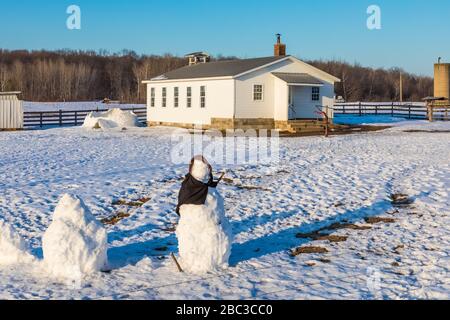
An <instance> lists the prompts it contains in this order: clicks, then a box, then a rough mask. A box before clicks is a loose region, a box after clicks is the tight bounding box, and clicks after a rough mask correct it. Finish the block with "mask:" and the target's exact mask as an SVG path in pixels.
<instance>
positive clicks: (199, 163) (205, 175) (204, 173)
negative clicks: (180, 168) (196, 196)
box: [189, 156, 212, 183]
mask: <svg viewBox="0 0 450 320" xmlns="http://www.w3.org/2000/svg"><path fill="white" fill-rule="evenodd" d="M189 173H190V174H191V176H192V177H194V179H195V180H198V181H201V182H203V183H207V182H208V181H209V179H210V177H211V173H212V167H211V165H210V164H209V162H208V161H207V160H206V159H205V157H203V156H195V157H194V158H192V160H191V164H190V166H189Z"/></svg>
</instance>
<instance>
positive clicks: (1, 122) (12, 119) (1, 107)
mask: <svg viewBox="0 0 450 320" xmlns="http://www.w3.org/2000/svg"><path fill="white" fill-rule="evenodd" d="M22 128H23V104H22V101H19V100H18V99H17V97H16V96H0V129H22Z"/></svg>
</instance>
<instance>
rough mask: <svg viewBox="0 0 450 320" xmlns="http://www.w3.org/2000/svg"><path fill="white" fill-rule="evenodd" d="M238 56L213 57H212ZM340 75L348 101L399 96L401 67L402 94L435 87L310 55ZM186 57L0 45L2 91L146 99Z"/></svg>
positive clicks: (27, 96) (393, 72)
mask: <svg viewBox="0 0 450 320" xmlns="http://www.w3.org/2000/svg"><path fill="white" fill-rule="evenodd" d="M225 59H236V57H223V56H218V57H214V58H213V59H212V60H225ZM307 62H308V63H311V64H312V65H314V66H316V67H318V68H320V69H322V70H324V71H326V72H328V73H330V74H332V75H335V76H336V77H338V78H341V79H342V81H341V82H340V83H338V84H337V85H336V94H337V95H338V96H342V97H343V98H344V99H345V100H346V101H349V102H352V101H398V100H399V99H400V90H399V88H400V86H399V84H400V73H402V76H403V98H404V100H405V101H419V100H421V99H422V98H423V97H425V96H429V95H432V93H433V80H432V78H430V77H423V76H416V75H414V74H410V73H407V72H404V71H403V70H400V69H389V70H386V69H372V68H366V67H362V66H360V65H358V64H349V63H346V62H342V61H307ZM186 64H187V60H186V59H185V58H182V57H177V56H173V55H170V54H166V55H138V54H136V53H135V52H133V51H127V50H124V51H122V52H120V53H115V54H110V53H108V52H106V51H99V52H94V51H72V50H59V51H27V50H19V51H18V50H16V51H9V50H2V49H0V91H21V92H22V97H21V98H22V99H23V100H28V101H91V100H101V99H103V98H109V99H112V100H119V101H121V102H130V103H138V102H139V103H144V102H145V100H146V89H145V86H144V85H142V83H141V82H142V80H146V79H151V78H153V77H156V76H158V75H161V74H163V73H165V72H167V71H170V70H173V69H176V68H179V67H182V66H185V65H186Z"/></svg>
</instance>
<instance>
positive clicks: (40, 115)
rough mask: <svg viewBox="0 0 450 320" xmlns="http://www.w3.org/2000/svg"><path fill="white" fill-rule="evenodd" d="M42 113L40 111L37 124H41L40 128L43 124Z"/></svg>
mask: <svg viewBox="0 0 450 320" xmlns="http://www.w3.org/2000/svg"><path fill="white" fill-rule="evenodd" d="M42 114H43V112H41V113H40V114H39V120H40V121H39V124H40V126H41V128H42V125H43V123H42V120H43V119H42Z"/></svg>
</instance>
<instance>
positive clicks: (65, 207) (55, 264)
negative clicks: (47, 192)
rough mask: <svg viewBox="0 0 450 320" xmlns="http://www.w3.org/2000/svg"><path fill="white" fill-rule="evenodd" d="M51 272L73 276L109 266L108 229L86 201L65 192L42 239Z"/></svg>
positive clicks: (46, 262) (46, 260)
mask: <svg viewBox="0 0 450 320" xmlns="http://www.w3.org/2000/svg"><path fill="white" fill-rule="evenodd" d="M42 248H43V252H44V263H45V265H46V267H47V268H48V270H49V271H50V273H52V274H53V275H55V276H58V277H66V278H73V277H78V276H81V275H82V274H88V273H93V272H96V271H102V270H104V269H105V268H106V267H107V232H106V230H105V228H104V227H103V226H102V225H101V224H100V223H99V222H98V221H97V220H96V219H95V217H94V216H93V215H92V213H91V212H90V211H89V209H88V208H87V207H86V205H85V204H84V203H83V201H82V200H81V199H79V198H76V197H72V196H70V195H67V194H66V195H64V196H63V197H62V199H61V200H60V202H59V204H58V206H57V207H56V209H55V213H54V215H53V222H52V223H51V225H50V227H49V228H48V229H47V231H46V232H45V234H44V237H43V239H42Z"/></svg>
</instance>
